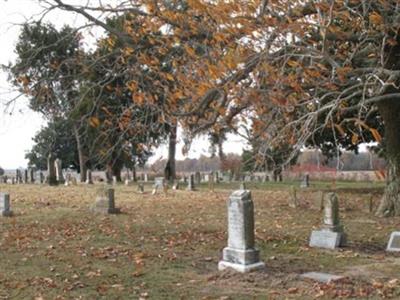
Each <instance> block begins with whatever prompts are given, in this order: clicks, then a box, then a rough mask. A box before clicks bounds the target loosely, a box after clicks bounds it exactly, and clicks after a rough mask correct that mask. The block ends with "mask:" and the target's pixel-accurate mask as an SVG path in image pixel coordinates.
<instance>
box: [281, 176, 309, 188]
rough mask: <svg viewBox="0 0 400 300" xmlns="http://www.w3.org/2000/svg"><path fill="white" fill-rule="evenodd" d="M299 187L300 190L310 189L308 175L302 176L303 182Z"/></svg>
mask: <svg viewBox="0 0 400 300" xmlns="http://www.w3.org/2000/svg"><path fill="white" fill-rule="evenodd" d="M280 181H282V180H280ZM300 187H301V188H302V189H304V188H308V187H310V175H309V174H306V175H304V177H303V181H302V182H301V184H300Z"/></svg>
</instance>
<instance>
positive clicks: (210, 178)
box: [208, 173, 215, 191]
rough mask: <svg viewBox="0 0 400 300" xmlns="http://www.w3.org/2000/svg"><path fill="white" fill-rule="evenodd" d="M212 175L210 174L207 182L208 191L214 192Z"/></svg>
mask: <svg viewBox="0 0 400 300" xmlns="http://www.w3.org/2000/svg"><path fill="white" fill-rule="evenodd" d="M214 178H215V177H214V173H211V174H210V176H209V180H208V189H209V190H210V191H214Z"/></svg>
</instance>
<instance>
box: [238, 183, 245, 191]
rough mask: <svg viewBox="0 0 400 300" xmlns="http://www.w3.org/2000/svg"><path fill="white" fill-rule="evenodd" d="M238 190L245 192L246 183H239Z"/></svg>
mask: <svg viewBox="0 0 400 300" xmlns="http://www.w3.org/2000/svg"><path fill="white" fill-rule="evenodd" d="M239 189H240V190H246V189H247V188H246V183H245V182H241V183H240V188H239Z"/></svg>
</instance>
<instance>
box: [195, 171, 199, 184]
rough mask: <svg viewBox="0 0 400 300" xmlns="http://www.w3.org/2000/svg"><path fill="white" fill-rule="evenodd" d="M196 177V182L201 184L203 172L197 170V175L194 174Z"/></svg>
mask: <svg viewBox="0 0 400 300" xmlns="http://www.w3.org/2000/svg"><path fill="white" fill-rule="evenodd" d="M194 178H195V183H196V184H197V185H199V184H200V183H201V174H200V172H196V173H195V175H194Z"/></svg>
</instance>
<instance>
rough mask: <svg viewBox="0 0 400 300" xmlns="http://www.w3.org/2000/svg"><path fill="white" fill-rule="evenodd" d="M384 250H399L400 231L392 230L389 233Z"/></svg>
mask: <svg viewBox="0 0 400 300" xmlns="http://www.w3.org/2000/svg"><path fill="white" fill-rule="evenodd" d="M386 251H390V252H400V231H394V232H392V234H391V235H390V239H389V243H388V244H387V247H386Z"/></svg>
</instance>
